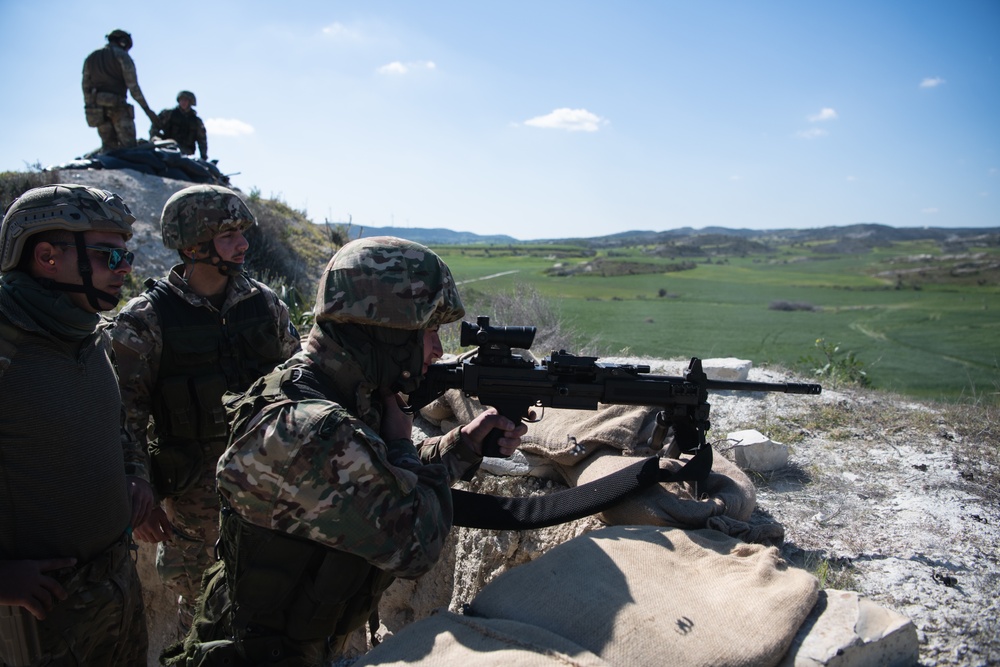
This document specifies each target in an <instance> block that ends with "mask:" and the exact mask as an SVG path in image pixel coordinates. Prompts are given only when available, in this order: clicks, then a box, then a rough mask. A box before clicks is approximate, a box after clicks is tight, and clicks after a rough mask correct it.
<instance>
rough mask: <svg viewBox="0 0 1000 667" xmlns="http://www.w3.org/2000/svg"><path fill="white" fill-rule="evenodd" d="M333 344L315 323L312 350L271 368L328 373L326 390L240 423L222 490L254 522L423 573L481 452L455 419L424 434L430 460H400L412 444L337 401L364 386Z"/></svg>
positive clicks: (221, 475) (423, 452) (391, 569)
mask: <svg viewBox="0 0 1000 667" xmlns="http://www.w3.org/2000/svg"><path fill="white" fill-rule="evenodd" d="M331 343H332V341H329V340H324V338H323V335H322V333H321V331H320V330H319V329H318V328H317V327H314V328H313V330H312V332H311V333H310V335H309V339H308V340H307V341H306V344H305V350H304V351H303V352H300V353H299V354H297V355H295V356H294V357H292V358H291V359H289V360H288V361H287V362H285V363H284V364H282V365H281V366H279V367H278V368H277V369H275V370H274V371H273V373H272V375H274V374H283V373H286V372H288V371H289V369H295V368H297V367H301V368H305V369H307V370H308V371H310V372H311V373H314V374H317V375H321V376H322V377H323V379H324V383H325V384H326V385H327V386H328V387H330V389H329V390H328V391H326V392H325V394H328V399H326V400H324V399H318V398H313V397H308V398H302V397H299V398H296V399H293V398H289V397H286V398H285V399H284V400H278V401H276V402H272V403H271V404H270V405H269V406H268V407H266V408H264V409H263V410H262V411H261V412H260V413H258V414H257V416H256V417H254V418H253V419H252V420H251V421H249V425H248V428H247V429H246V430H245V432H234V434H233V441H232V443H231V444H230V447H229V449H228V450H227V451H226V452H225V453H224V454H223V455H222V457H221V458H220V459H219V466H218V485H219V492H220V494H221V495H222V496H223V497H224V498H225V499H226V502H228V503H229V505H230V506H231V507H232V509H233V510H234V511H235V512H236V513H237V514H239V515H240V516H241V517H242V518H244V519H245V520H247V521H249V522H250V523H253V524H254V525H257V526H261V527H264V528H268V529H271V530H275V531H280V532H283V533H287V534H289V535H293V536H296V537H301V538H304V539H308V540H312V541H314V542H317V543H319V544H321V545H324V546H326V547H330V548H333V549H336V550H339V551H344V552H347V553H350V554H353V555H356V556H359V557H361V558H364V559H365V560H366V561H368V562H369V563H370V564H372V565H374V566H375V567H378V568H379V569H381V570H383V571H385V572H387V573H389V574H391V575H393V576H397V577H410V578H412V577H416V576H419V575H421V574H423V573H425V572H427V571H428V570H429V569H430V568H431V567H432V566H433V565H434V563H435V562H436V561H437V559H438V557H439V555H440V552H441V549H442V548H443V545H444V540H445V538H446V537H447V535H448V532H449V531H450V529H451V522H452V506H451V491H450V486H451V484H452V483H454V482H455V481H457V480H458V479H459V478H460V477H461V475H462V474H463V473H464V472H465V471H466V470H467V469H468V468H469V467H471V466H473V465H476V464H477V463H479V462H480V461H481V460H482V459H481V457H479V456H478V455H477V454H475V453H474V452H473V451H472V450H471V449H470V448H469V447H468V446H467V445H466V444H464V443H463V441H462V438H461V434H460V432H459V429H457V428H456V429H455V430H453V431H451V432H450V433H447V434H445V435H443V436H439V437H434V438H429V439H427V440H425V441H423V442H422V443H420V446H419V455H420V459H421V461H422V462H423V463H424V465H420V464H417V463H416V462H413V463H401V462H400V461H399V459H398V458H396V456H395V454H398V453H399V452H400V449H403V450H407V449H408V450H409V451H411V452H412V451H413V445H412V443H410V442H409V441H403V442H400V441H393V442H390V443H386V442H385V441H383V440H382V438H381V437H380V436H379V433H378V432H377V430H376V429H375V428H373V426H371V425H370V422H372V420H371V419H370V418H369V419H367V420H362V419H360V418H359V417H358V415H355V414H352V413H351V412H349V411H348V410H347V409H346V408H345V407H344V405H343V401H341V400H338V398H337V396H336V395H337V394H339V395H341V396H349V395H351V394H352V393H355V392H357V393H360V394H364V393H365V389H363V388H362V389H361V390H360V391H358V387H364V386H365V385H364V382H363V381H361V382H359V372H358V367H357V366H356V365H353V364H351V363H350V360H349V359H345V358H344V357H343V356H342V355H341V354H339V351H338V350H335V349H332V348H331ZM269 379H271V378H270V377H269V378H263V379H262V380H261V381H259V382H260V383H265V384H266V383H268V380H269ZM280 396H281V394H279V397H280ZM300 399H301V400H300ZM359 403H360V404H362V405H363V404H364V401H359ZM361 411H362V412H363V411H364V409H363V408H362V410H361ZM366 421H368V422H369V423H366ZM414 453H416V452H414ZM393 461H395V462H396V464H394V463H393Z"/></svg>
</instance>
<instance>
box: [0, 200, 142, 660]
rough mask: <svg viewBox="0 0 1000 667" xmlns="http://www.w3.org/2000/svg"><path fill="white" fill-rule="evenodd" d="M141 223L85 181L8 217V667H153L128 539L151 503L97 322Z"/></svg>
mask: <svg viewBox="0 0 1000 667" xmlns="http://www.w3.org/2000/svg"><path fill="white" fill-rule="evenodd" d="M134 220H135V218H134V217H133V216H132V214H131V213H130V212H129V210H128V207H126V206H125V204H124V202H122V200H121V198H120V197H119V196H118V195H115V194H112V193H110V192H106V191H104V190H98V189H96V188H89V187H85V186H82V185H48V186H44V187H40V188H35V189H33V190H29V191H28V192H26V193H24V194H23V195H22V196H21V197H20V198H18V199H16V200H15V201H14V202H13V203H12V204H11V205H10V206H9V207H8V209H7V212H6V214H5V215H4V218H3V227H2V230H0V271H2V272H3V276H2V279H0V396H2V397H3V409H2V410H0V664H5V665H6V664H16V665H29V664H30V665H136V666H139V665H142V666H144V665H145V664H146V645H147V640H146V622H145V611H144V607H143V602H142V590H141V588H140V584H139V577H138V575H137V573H136V570H135V563H134V562H133V559H132V553H131V551H132V548H134V544H133V543H132V541H131V538H130V536H129V532H130V526H134V525H138V524H139V523H141V522H142V521H143V520H144V519H145V517H146V516H147V515H148V513H149V511H150V509H151V507H152V500H153V498H152V491H151V489H150V487H149V483H148V482H147V481H145V479H144V478H143V474H144V470H145V467H144V463H143V454H142V452H141V451H140V450H139V449H138V445H137V443H136V442H135V441H134V440H132V439H131V438H129V437H128V433H127V432H126V431H125V430H124V429H123V424H122V405H121V396H120V395H119V393H118V381H117V379H116V378H115V371H114V366H113V365H112V363H111V359H110V357H109V355H110V353H111V342H110V340H109V338H108V336H107V331H106V329H105V328H103V327H100V326H99V325H100V323H101V321H102V318H101V316H100V314H99V313H100V311H102V310H111V309H112V308H114V307H115V305H116V304H117V303H118V296H119V294H120V293H121V289H122V284H123V283H124V281H125V276H127V275H128V273H129V272H130V271H131V270H132V267H131V261H132V253H131V252H129V251H128V250H127V249H126V248H125V242H126V241H127V240H128V239H129V238H131V236H132V222H133V221H134ZM32 639H34V640H35V641H34V642H32V641H30V640H32Z"/></svg>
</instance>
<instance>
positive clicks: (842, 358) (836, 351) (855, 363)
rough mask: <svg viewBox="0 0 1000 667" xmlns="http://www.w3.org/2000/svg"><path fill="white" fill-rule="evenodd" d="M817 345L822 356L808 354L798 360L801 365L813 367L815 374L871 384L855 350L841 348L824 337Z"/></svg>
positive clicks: (836, 380)
mask: <svg viewBox="0 0 1000 667" xmlns="http://www.w3.org/2000/svg"><path fill="white" fill-rule="evenodd" d="M815 345H816V349H818V350H819V351H820V353H821V354H822V356H821V357H819V358H817V357H814V356H812V355H808V356H804V357H801V358H800V359H799V361H798V363H799V364H800V365H804V366H807V367H809V368H811V370H812V372H813V374H814V375H817V376H819V377H826V378H830V379H831V380H833V381H834V382H844V383H847V384H856V385H858V386H861V387H867V386H868V385H869V384H870V380H869V379H868V373H867V372H866V371H865V370H864V366H865V365H864V362H862V361H861V360H860V359H858V358H857V357H856V356H855V354H854V352H850V351H845V350H841V349H840V346H839V345H833V344H832V343H828V342H826V340H824V339H822V338H819V339H817V340H816V344H815Z"/></svg>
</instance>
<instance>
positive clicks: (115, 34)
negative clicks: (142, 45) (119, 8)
mask: <svg viewBox="0 0 1000 667" xmlns="http://www.w3.org/2000/svg"><path fill="white" fill-rule="evenodd" d="M105 37H106V38H107V40H108V43H109V44H118V45H120V46H121V47H122V48H123V49H125V50H126V51H128V50H129V49H131V48H132V35H130V34H128V33H127V32H125V31H124V30H122V29H121V28H118V29H115V30H112V31H111V32H109V33H108V34H107V35H105Z"/></svg>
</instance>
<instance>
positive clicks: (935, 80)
mask: <svg viewBox="0 0 1000 667" xmlns="http://www.w3.org/2000/svg"><path fill="white" fill-rule="evenodd" d="M0 25H2V27H3V36H4V38H3V40H2V43H0V59H2V62H3V63H4V64H5V66H4V74H5V76H4V79H5V80H4V84H5V85H4V91H5V94H4V97H5V98H6V99H5V103H4V104H3V105H2V107H0V120H2V124H3V128H4V131H3V135H4V136H3V137H2V138H0V170H23V169H24V168H25V165H26V164H34V163H36V162H40V163H41V164H42V165H43V166H45V165H52V164H59V163H61V162H66V161H68V160H71V159H73V158H75V157H77V156H79V155H82V154H83V153H85V152H87V151H89V150H91V149H93V148H95V147H97V146H98V145H99V140H98V137H97V133H96V131H95V130H94V129H92V128H89V127H87V125H86V123H85V121H84V117H83V101H82V94H81V91H80V71H81V66H82V63H83V60H84V58H85V57H86V56H87V54H88V53H90V52H91V51H92V50H94V49H96V48H99V47H100V46H102V45H103V44H104V42H105V40H104V35H106V34H107V33H108V32H110V31H111V30H112V29H114V28H119V27H120V28H123V29H125V30H127V31H129V32H131V33H132V35H133V38H134V41H135V46H134V47H133V49H132V52H131V54H132V57H133V59H134V60H135V62H136V67H137V70H138V74H139V83H140V85H141V87H142V90H143V93H144V94H145V96H146V98H147V99H148V100H149V101H150V104H151V105H152V107H153V108H154V110H156V111H158V110H160V109H162V108H166V107H168V106H173V105H174V104H175V101H174V98H175V96H176V94H177V91H178V90H180V89H190V90H193V91H194V92H195V93H196V94H197V96H198V107H197V110H198V112H199V114H200V115H201V116H202V118H204V119H205V121H206V124H207V126H208V128H209V154H210V157H212V158H217V159H218V160H219V168H220V169H222V171H223V172H225V173H228V174H234V173H236V172H239V173H238V174H236V175H233V176H232V181H233V183H234V184H235V185H236V186H237V187H239V188H241V189H243V190H244V191H249V190H250V189H251V188H253V187H256V188H259V189H260V191H261V193H262V194H263V195H265V196H276V197H280V198H281V199H282V200H284V201H285V202H287V203H288V204H289V205H291V206H294V207H295V208H298V209H303V210H305V211H306V212H307V214H308V215H309V216H310V217H311V218H312V219H313V220H315V221H318V222H319V221H322V220H324V219H327V218H328V219H331V220H335V221H341V220H347V219H348V217H350V218H351V219H352V220H353V222H354V223H355V224H357V225H370V226H387V225H396V226H404V227H405V226H410V227H447V228H451V229H454V230H460V231H472V232H477V233H481V234H494V233H505V234H510V235H512V236H514V237H516V238H519V239H525V240H527V239H536V238H559V237H566V236H585V237H586V236H598V235H603V234H609V233H614V232H620V231H626V230H632V229H650V230H665V229H673V228H677V227H684V226H690V227H695V228H702V227H706V226H712V225H721V226H726V227H733V228H740V227H746V228H755V229H776V228H786V227H792V228H806V227H819V226H827V225H848V224H853V223H857V222H877V223H882V224H887V225H892V226H897V227H919V226H937V227H995V226H1000V2H998V1H997V0H950V1H946V0H941V1H934V2H929V1H923V0H907V1H906V2H901V1H899V0H866V1H857V0H838V1H837V2H824V3H821V2H806V1H805V0H803V1H801V2H790V1H787V2H785V1H782V2H778V1H759V2H751V1H749V0H745V1H735V0H719V1H707V0H706V1H699V2H695V1H694V0H691V1H687V2H679V1H674V0H659V1H656V0H648V1H645V2H638V1H630V0H615V1H614V2H612V1H610V0H608V1H605V2H596V1H591V0H576V1H573V2H568V1H566V2H564V1H561V0H560V1H550V2H545V1H543V0H538V1H536V2H526V1H522V0H508V1H506V2H502V3H501V2H485V1H484V2H478V1H471V0H466V1H464V2H457V1H456V2H435V1H433V0H429V1H427V2H416V1H409V2H404V1H382V0H367V1H361V0H351V1H342V2H338V1H334V0H330V1H326V2H297V1H295V0H286V1H285V2H280V3H279V2H261V1H256V0H243V1H240V2H236V1H228V0H202V1H201V2H188V1H187V0H179V1H175V2H170V3H166V4H165V3H145V2H138V1H136V0H132V1H130V2H113V1H104V0H92V1H89V2H66V1H61V0H50V1H48V2H35V1H34V0H31V1H28V0H24V1H21V0H16V1H15V0H0ZM15 63H16V64H15ZM137 116H138V123H137V125H138V126H139V134H140V136H145V135H146V133H147V131H148V123H146V119H145V117H144V116H143V115H142V113H141V111H139V113H138V114H137Z"/></svg>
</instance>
